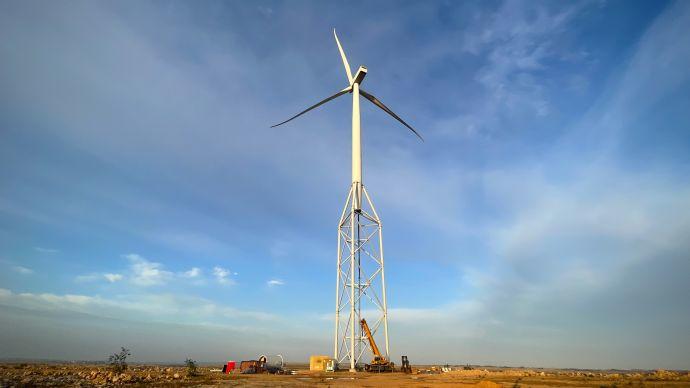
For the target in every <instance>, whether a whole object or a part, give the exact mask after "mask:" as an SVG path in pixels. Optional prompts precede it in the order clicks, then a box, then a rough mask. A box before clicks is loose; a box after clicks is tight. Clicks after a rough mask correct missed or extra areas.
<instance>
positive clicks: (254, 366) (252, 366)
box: [240, 356, 266, 374]
mask: <svg viewBox="0 0 690 388" xmlns="http://www.w3.org/2000/svg"><path fill="white" fill-rule="evenodd" d="M264 372H266V356H261V357H259V359H258V360H249V361H242V362H241V363H240V373H242V374H254V373H264Z"/></svg>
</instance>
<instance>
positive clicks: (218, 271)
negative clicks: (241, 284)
mask: <svg viewBox="0 0 690 388" xmlns="http://www.w3.org/2000/svg"><path fill="white" fill-rule="evenodd" d="M234 274H235V275H237V273H236V272H235V273H234ZM213 275H214V276H215V277H216V280H217V281H218V283H221V284H235V281H234V280H232V279H229V278H228V276H230V271H229V270H227V269H225V268H222V267H213Z"/></svg>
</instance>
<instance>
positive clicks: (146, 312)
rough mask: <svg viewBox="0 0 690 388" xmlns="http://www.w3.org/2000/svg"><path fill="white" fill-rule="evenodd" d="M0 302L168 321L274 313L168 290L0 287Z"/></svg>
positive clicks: (218, 320)
mask: <svg viewBox="0 0 690 388" xmlns="http://www.w3.org/2000/svg"><path fill="white" fill-rule="evenodd" d="M0 304H4V305H10V306H17V307H22V308H27V309H32V310H47V309H61V310H65V311H77V312H83V313H89V314H94V315H98V316H104V317H110V318H128V319H131V318H132V317H133V316H139V317H146V318H147V319H151V318H154V319H156V320H163V321H169V322H187V323H205V322H216V323H223V322H227V321H228V319H230V320H233V319H235V320H238V321H237V322H241V321H242V320H246V319H251V320H255V321H274V320H277V319H279V317H277V316H276V315H274V314H270V313H265V312H260V311H247V310H239V309H236V308H233V307H230V306H226V305H220V304H217V303H214V302H211V301H209V300H206V299H203V298H197V297H184V296H175V295H170V294H136V295H132V294H127V295H115V296H113V297H110V298H105V297H101V296H89V295H80V294H53V293H41V294H37V293H14V292H12V291H11V290H9V289H3V288H0Z"/></svg>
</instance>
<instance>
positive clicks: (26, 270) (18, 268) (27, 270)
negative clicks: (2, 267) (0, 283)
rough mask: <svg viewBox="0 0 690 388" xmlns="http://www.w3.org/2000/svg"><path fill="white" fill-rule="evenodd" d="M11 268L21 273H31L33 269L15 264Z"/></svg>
mask: <svg viewBox="0 0 690 388" xmlns="http://www.w3.org/2000/svg"><path fill="white" fill-rule="evenodd" d="M12 269H13V270H15V271H16V272H19V273H20V274H22V275H31V274H32V273H34V270H33V269H31V268H27V267H24V266H21V265H15V266H13V267H12Z"/></svg>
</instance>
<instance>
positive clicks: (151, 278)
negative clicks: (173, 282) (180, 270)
mask: <svg viewBox="0 0 690 388" xmlns="http://www.w3.org/2000/svg"><path fill="white" fill-rule="evenodd" d="M124 257H125V258H126V259H127V260H129V261H130V263H131V264H130V271H131V272H132V274H131V276H130V279H131V281H132V283H134V284H136V285H140V286H155V285H162V284H165V283H167V282H168V281H169V280H170V279H171V278H172V277H173V273H172V272H170V271H166V270H164V269H163V265H162V264H161V263H156V262H152V261H148V260H146V259H145V258H144V257H142V256H140V255H137V254H135V253H130V254H127V255H124Z"/></svg>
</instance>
